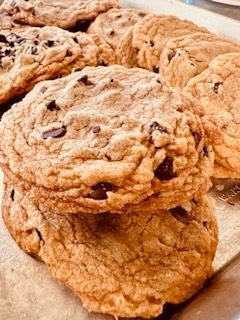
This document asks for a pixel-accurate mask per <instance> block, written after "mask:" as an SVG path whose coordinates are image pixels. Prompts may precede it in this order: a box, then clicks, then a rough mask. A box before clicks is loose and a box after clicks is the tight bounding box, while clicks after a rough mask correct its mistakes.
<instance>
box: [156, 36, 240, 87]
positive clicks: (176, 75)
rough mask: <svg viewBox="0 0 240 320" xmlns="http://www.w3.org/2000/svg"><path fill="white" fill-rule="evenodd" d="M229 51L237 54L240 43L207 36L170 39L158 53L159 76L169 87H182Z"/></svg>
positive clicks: (239, 49) (239, 50)
mask: <svg viewBox="0 0 240 320" xmlns="http://www.w3.org/2000/svg"><path fill="white" fill-rule="evenodd" d="M231 52H240V44H237V43H234V42H232V41H230V40H228V39H226V38H221V37H219V36H216V35H214V34H210V33H209V34H208V33H194V34H190V35H186V36H183V37H180V38H175V39H171V40H170V41H169V42H168V43H167V44H166V46H165V49H164V50H163V52H162V54H161V59H160V73H161V75H162V76H163V77H164V80H165V81H166V82H167V84H168V85H170V86H173V87H178V88H184V87H185V86H186V85H187V83H188V81H189V80H190V79H191V78H193V77H195V76H197V75H198V74H200V73H201V72H203V71H204V70H206V69H207V68H208V65H209V63H210V62H211V61H212V60H213V59H214V58H216V57H217V56H219V55H221V54H224V53H231Z"/></svg>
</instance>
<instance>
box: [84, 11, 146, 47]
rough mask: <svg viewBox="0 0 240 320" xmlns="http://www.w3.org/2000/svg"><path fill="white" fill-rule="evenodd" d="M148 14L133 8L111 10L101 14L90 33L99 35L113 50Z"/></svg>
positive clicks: (92, 25) (90, 28)
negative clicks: (129, 30)
mask: <svg viewBox="0 0 240 320" xmlns="http://www.w3.org/2000/svg"><path fill="white" fill-rule="evenodd" d="M145 15H146V14H145V13H144V12H142V11H140V10H137V9H132V8H121V9H111V10H109V11H107V12H104V13H102V14H100V15H99V16H98V17H97V18H96V20H95V21H94V22H92V24H91V25H90V27H89V28H88V33H90V34H92V33H93V34H94V33H95V34H98V35H99V36H101V37H102V38H103V39H104V40H105V41H106V43H108V44H109V45H110V46H111V47H112V48H113V49H115V48H116V46H117V44H118V43H119V41H120V40H121V38H122V37H123V36H124V34H125V33H126V32H127V31H128V29H129V28H131V27H132V26H133V25H135V24H136V23H137V22H138V21H139V20H140V19H142V18H143V17H144V16H145Z"/></svg>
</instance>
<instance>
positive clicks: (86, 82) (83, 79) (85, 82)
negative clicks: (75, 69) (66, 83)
mask: <svg viewBox="0 0 240 320" xmlns="http://www.w3.org/2000/svg"><path fill="white" fill-rule="evenodd" d="M78 82H82V83H84V84H85V85H86V86H89V85H92V84H93V83H92V81H89V80H88V76H87V75H84V76H82V77H81V78H80V79H78Z"/></svg>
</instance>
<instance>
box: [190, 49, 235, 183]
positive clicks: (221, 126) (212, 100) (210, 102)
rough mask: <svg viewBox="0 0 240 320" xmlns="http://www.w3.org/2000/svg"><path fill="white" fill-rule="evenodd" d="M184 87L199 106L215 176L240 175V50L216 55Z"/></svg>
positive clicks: (228, 176) (230, 176) (233, 176)
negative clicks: (213, 158)
mask: <svg viewBox="0 0 240 320" xmlns="http://www.w3.org/2000/svg"><path fill="white" fill-rule="evenodd" d="M186 91H187V92H188V93H190V94H191V95H192V96H193V97H195V98H197V99H198V100H199V101H200V102H201V104H202V106H203V110H202V121H203V125H204V127H205V130H206V133H207V137H208V139H209V142H210V143H211V144H212V145H213V150H214V153H215V164H216V165H215V170H214V176H215V177H216V178H239V177H240V124H239V118H240V53H229V54H224V55H221V56H219V57H217V58H215V59H214V60H213V61H212V62H210V64H209V68H208V69H207V70H205V71H204V72H202V73H201V74H200V75H198V76H196V77H195V78H193V79H191V80H190V81H189V83H188V85H187V87H186Z"/></svg>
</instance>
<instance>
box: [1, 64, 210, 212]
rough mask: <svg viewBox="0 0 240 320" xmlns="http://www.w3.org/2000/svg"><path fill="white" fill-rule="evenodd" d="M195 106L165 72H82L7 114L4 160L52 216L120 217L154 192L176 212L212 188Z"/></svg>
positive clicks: (45, 86) (40, 88) (44, 87)
mask: <svg viewBox="0 0 240 320" xmlns="http://www.w3.org/2000/svg"><path fill="white" fill-rule="evenodd" d="M192 107H193V102H192V101H190V100H189V99H187V98H186V97H185V96H183V95H180V94H179V93H178V92H177V91H174V90H173V89H169V88H168V87H166V86H164V85H162V83H161V81H160V76H159V75H158V74H154V73H152V72H149V71H147V70H143V69H127V68H124V67H121V66H117V65H114V66H111V67H98V68H91V67H89V68H85V69H84V70H83V71H81V72H75V73H73V74H71V75H69V76H67V77H64V78H62V79H57V80H53V81H46V82H42V83H40V84H38V85H37V86H35V88H34V89H33V90H32V91H31V92H30V93H29V94H28V95H27V96H26V97H25V98H24V99H23V100H22V102H20V103H18V104H16V105H14V106H13V107H12V109H11V110H9V111H8V112H7V113H5V115H4V116H3V118H2V121H1V123H0V136H1V137H2V139H1V141H0V163H1V165H2V168H3V169H4V171H5V173H6V174H8V175H10V174H12V175H13V177H11V179H15V180H17V181H19V180H23V181H24V182H25V183H26V184H28V186H27V188H30V189H31V190H35V191H34V193H35V195H37V196H36V197H37V198H38V200H39V202H42V200H43V199H45V200H44V204H45V205H47V206H48V207H49V208H51V209H53V210H54V209H57V210H59V211H61V212H66V211H74V212H75V211H76V212H79V211H80V212H81V211H82V212H90V213H99V212H106V211H113V210H117V209H121V208H123V207H124V206H125V205H126V204H136V203H139V202H140V201H142V200H144V199H145V198H147V197H149V196H151V195H154V194H157V195H158V197H159V199H160V200H162V201H159V203H160V207H162V208H169V207H173V206H176V204H177V203H179V202H183V201H185V200H189V199H192V198H193V197H194V196H200V195H201V194H204V193H205V192H206V191H207V190H208V188H209V186H210V179H209V177H210V175H211V173H212V165H213V153H212V152H211V148H210V147H209V146H208V145H207V144H206V143H205V142H206V141H205V135H204V131H203V128H202V124H201V121H200V118H199V117H198V116H196V115H194V113H193V112H192V111H191V110H192ZM26 115H27V116H26ZM29 185H30V186H29ZM34 198H35V196H34Z"/></svg>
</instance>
